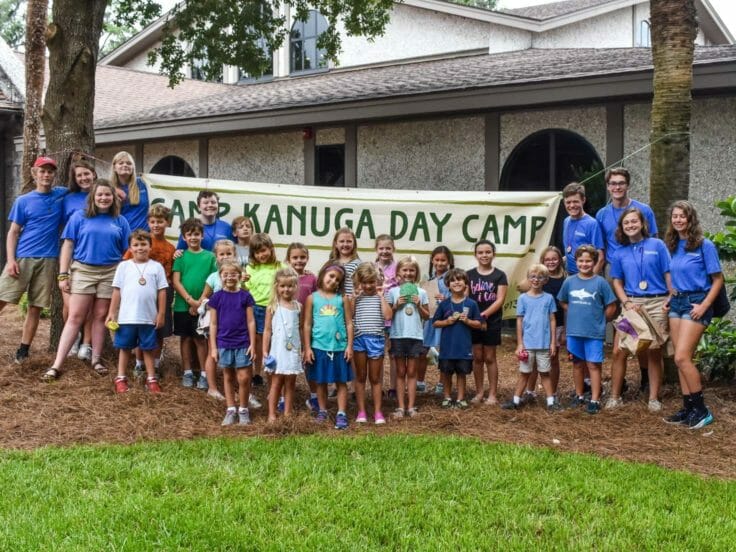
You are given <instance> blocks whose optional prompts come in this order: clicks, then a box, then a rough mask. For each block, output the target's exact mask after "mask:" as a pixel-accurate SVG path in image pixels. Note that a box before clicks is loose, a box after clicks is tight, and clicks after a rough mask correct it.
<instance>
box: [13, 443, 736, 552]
mask: <svg viewBox="0 0 736 552" xmlns="http://www.w3.org/2000/svg"><path fill="white" fill-rule="evenodd" d="M0 485H2V489H3V500H2V501H1V502H0V524H1V525H2V527H3V540H4V542H6V543H13V549H15V550H102V549H105V550H149V549H161V550H231V549H248V550H294V549H296V550H329V549H334V550H378V549H381V550H385V549H394V550H441V549H452V550H458V549H459V550H463V549H478V548H480V549H491V548H495V547H497V545H498V543H499V542H503V543H504V548H508V549H510V550H530V549H563V550H564V549H573V548H574V549H581V550H584V549H602V550H633V549H657V550H666V549H678V550H703V549H708V550H728V549H731V548H732V545H733V535H734V532H735V531H736V518H734V516H733V515H731V514H729V512H733V511H736V483H734V482H732V481H718V480H713V479H710V480H709V479H703V478H701V477H697V476H694V475H689V474H685V473H678V472H671V471H668V470H665V469H662V468H659V467H656V466H651V465H643V464H633V463H628V462H620V461H614V460H607V459H602V458H598V457H591V456H585V455H580V454H569V453H559V452H557V451H554V450H546V449H535V448H529V447H520V446H513V445H503V444H491V443H482V442H480V441H477V440H474V439H467V438H465V439H463V438H457V437H446V436H426V437H415V436H398V435H397V436H390V437H379V436H373V435H370V436H362V437H339V436H337V435H332V436H327V437H316V436H308V437H289V438H284V439H263V438H252V439H237V440H235V439H208V440H205V439H201V440H196V441H188V442H171V443H142V444H139V445H134V446H95V447H90V446H86V447H70V448H63V449H56V448H44V449H39V450H36V451H34V452H3V453H1V454H0Z"/></svg>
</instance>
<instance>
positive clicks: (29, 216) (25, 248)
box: [8, 186, 67, 259]
mask: <svg viewBox="0 0 736 552" xmlns="http://www.w3.org/2000/svg"><path fill="white" fill-rule="evenodd" d="M66 193H67V189H66V188H64V187H62V186H56V187H54V188H51V190H50V191H49V192H48V193H45V194H44V193H41V192H37V191H36V190H34V191H32V192H28V193H27V194H23V195H22V196H19V197H18V198H17V199H16V200H15V201H14V202H13V207H12V208H11V209H10V215H9V216H8V220H10V222H14V223H16V224H17V225H18V226H20V227H21V228H22V230H21V233H20V237H19V238H18V246H17V247H16V249H15V257H16V258H17V259H27V258H56V257H58V256H59V227H60V226H61V224H62V222H63V221H62V216H63V213H64V196H65V195H66Z"/></svg>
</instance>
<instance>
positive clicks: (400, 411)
mask: <svg viewBox="0 0 736 552" xmlns="http://www.w3.org/2000/svg"><path fill="white" fill-rule="evenodd" d="M391 417H392V418H396V419H397V420H399V419H401V418H403V417H404V409H403V408H397V409H396V410H394V413H393V414H391Z"/></svg>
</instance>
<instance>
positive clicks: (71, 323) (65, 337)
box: [52, 294, 94, 370]
mask: <svg viewBox="0 0 736 552" xmlns="http://www.w3.org/2000/svg"><path fill="white" fill-rule="evenodd" d="M93 301H94V296H93V295H79V294H75V295H72V296H71V297H70V298H69V317H68V318H67V320H66V324H64V329H63V330H62V332H61V337H60V338H59V348H58V349H57V350H56V358H55V359H54V364H53V366H52V368H55V369H57V370H60V369H61V366H62V364H63V363H64V359H65V358H66V357H67V355H68V354H69V350H70V349H71V348H72V345H74V341H76V339H77V334H78V333H79V328H81V327H82V323H83V322H84V319H85V318H86V317H87V312H88V310H89V306H90V305H91V304H92V302H93Z"/></svg>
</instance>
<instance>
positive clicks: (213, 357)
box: [210, 347, 220, 362]
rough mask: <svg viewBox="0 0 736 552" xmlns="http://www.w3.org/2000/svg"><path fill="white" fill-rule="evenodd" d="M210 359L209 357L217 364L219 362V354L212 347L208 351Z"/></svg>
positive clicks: (215, 348)
mask: <svg viewBox="0 0 736 552" xmlns="http://www.w3.org/2000/svg"><path fill="white" fill-rule="evenodd" d="M210 357H211V358H212V360H214V361H215V362H217V361H218V360H220V355H219V353H218V352H217V347H212V348H211V349H210Z"/></svg>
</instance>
